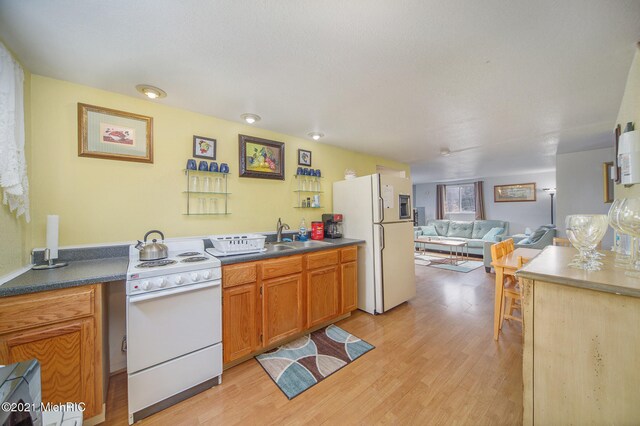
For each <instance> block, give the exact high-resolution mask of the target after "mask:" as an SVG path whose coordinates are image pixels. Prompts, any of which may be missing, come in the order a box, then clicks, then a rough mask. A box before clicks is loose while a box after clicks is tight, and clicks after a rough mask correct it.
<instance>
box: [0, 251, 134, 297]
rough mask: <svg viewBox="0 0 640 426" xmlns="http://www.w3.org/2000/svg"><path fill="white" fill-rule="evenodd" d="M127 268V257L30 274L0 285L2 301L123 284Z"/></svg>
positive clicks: (73, 262) (76, 261) (88, 261)
mask: <svg viewBox="0 0 640 426" xmlns="http://www.w3.org/2000/svg"><path fill="white" fill-rule="evenodd" d="M128 264H129V258H128V257H107V258H103V259H92V260H75V261H69V265H67V266H65V267H62V268H57V269H49V270H41V271H34V270H29V271H27V272H25V273H24V274H21V275H18V276H17V277H15V278H14V279H12V280H10V281H7V282H6V283H4V284H2V285H0V297H4V296H15V295H18V294H27V293H36V292H39V291H46V290H58V289H61V288H67V287H77V286H81V285H87V284H95V283H103V282H108V281H119V280H124V279H126V278H127V265H128Z"/></svg>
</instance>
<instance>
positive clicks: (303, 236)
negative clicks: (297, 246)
mask: <svg viewBox="0 0 640 426" xmlns="http://www.w3.org/2000/svg"><path fill="white" fill-rule="evenodd" d="M298 232H299V234H298V240H299V241H307V224H306V223H305V221H304V218H302V220H301V221H300V230H299V231H298Z"/></svg>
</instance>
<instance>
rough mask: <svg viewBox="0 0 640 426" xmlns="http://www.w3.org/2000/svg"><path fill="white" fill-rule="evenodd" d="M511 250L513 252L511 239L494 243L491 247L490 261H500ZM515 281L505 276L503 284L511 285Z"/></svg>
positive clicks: (513, 245) (513, 246)
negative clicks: (508, 283)
mask: <svg viewBox="0 0 640 426" xmlns="http://www.w3.org/2000/svg"><path fill="white" fill-rule="evenodd" d="M513 250H515V244H514V243H513V238H509V239H508V240H504V241H500V242H499V243H495V244H492V245H491V260H492V261H495V260H497V259H500V258H501V257H503V256H506V255H508V254H509V253H511V252H512V251H513ZM514 281H515V280H514V278H513V277H512V276H510V275H507V276H505V282H510V283H513V282H514Z"/></svg>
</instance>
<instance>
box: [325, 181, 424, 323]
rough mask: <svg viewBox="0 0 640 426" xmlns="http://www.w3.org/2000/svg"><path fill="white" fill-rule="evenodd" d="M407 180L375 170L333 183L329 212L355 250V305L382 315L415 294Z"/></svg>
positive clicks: (410, 191) (409, 191) (410, 192)
mask: <svg viewBox="0 0 640 426" xmlns="http://www.w3.org/2000/svg"><path fill="white" fill-rule="evenodd" d="M411 194H412V187H411V180H409V179H407V178H401V177H397V176H390V175H380V174H375V175H371V176H362V177H358V178H354V179H348V180H343V181H338V182H334V184H333V211H334V212H335V213H341V214H342V215H343V222H342V228H343V235H344V237H345V238H356V239H360V240H365V241H366V244H365V245H364V247H362V246H361V247H360V248H359V250H358V308H359V309H361V310H363V311H366V312H369V313H370V314H381V313H383V312H386V311H388V310H389V309H391V308H393V307H395V306H398V305H399V304H401V303H403V302H406V301H407V300H409V299H411V298H412V297H414V296H415V295H416V277H415V269H414V268H415V267H414V261H413V251H414V248H413V240H414V238H413V218H412V212H413V209H412V203H411Z"/></svg>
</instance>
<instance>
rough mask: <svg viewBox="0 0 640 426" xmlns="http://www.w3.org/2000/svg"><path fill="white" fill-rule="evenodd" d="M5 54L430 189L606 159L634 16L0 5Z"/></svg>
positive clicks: (452, 6)
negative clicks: (142, 91) (247, 121)
mask: <svg viewBox="0 0 640 426" xmlns="http://www.w3.org/2000/svg"><path fill="white" fill-rule="evenodd" d="M0 39H2V40H4V42H5V43H6V44H7V45H8V47H9V48H10V49H12V50H13V51H14V52H15V53H16V54H17V55H18V57H19V58H20V60H21V61H22V62H23V64H24V65H25V66H26V67H27V68H28V69H29V70H30V71H32V72H33V73H35V74H40V75H45V76H50V77H53V78H58V79H63V80H69V81H73V82H77V83H81V84H86V85H89V86H93V87H98V88H101V89H106V90H110V91H114V92H119V93H124V94H128V95H132V96H140V95H139V94H137V92H136V91H135V89H134V86H135V85H136V84H139V83H148V84H153V85H156V86H158V87H161V88H162V89H164V90H165V91H166V92H167V93H168V97H167V98H165V99H163V100H160V101H157V102H162V103H164V104H168V105H172V106H176V107H181V108H185V109H188V110H192V111H197V112H201V113H205V114H210V115H213V116H217V117H221V118H226V119H229V120H236V121H237V120H239V116H240V114H242V113H244V112H253V113H257V114H259V115H260V116H262V121H261V122H260V123H259V126H260V127H264V128H267V129H270V130H274V131H278V132H282V133H287V134H291V135H295V136H300V137H307V136H306V135H307V133H308V132H310V131H321V132H323V133H324V134H325V135H326V136H325V138H323V139H322V140H321V143H326V144H331V145H337V146H342V147H345V148H349V149H353V150H357V151H363V152H368V153H372V154H376V155H381V156H385V157H389V158H393V159H396V160H399V161H403V162H408V163H411V165H412V174H413V177H414V180H415V181H416V182H426V181H434V180H452V179H466V178H472V177H480V176H495V175H500V174H515V173H521V172H526V171H542V170H549V169H553V168H554V167H555V154H556V150H557V151H559V152H568V151H577V150H584V149H589V148H596V147H603V146H608V145H609V144H611V141H612V129H613V127H614V125H615V119H616V116H617V112H618V108H619V106H620V102H621V99H622V93H623V90H624V85H625V82H626V77H627V73H628V70H629V66H630V64H631V60H632V58H633V54H634V49H635V43H636V42H637V41H638V40H640V1H638V0H632V1H622V0H616V1H610V0H600V1H593V0H562V1H558V0H553V1H547V0H536V1H525V0H516V1H504V0H487V1H474V0H441V1H433V0H429V1H425V0H408V1H396V0H385V1H382V0H350V1H343V0H326V1H304V0H272V1H264V0H263V1H255V0H254V1H250V0H246V1H243V0H229V1H205V0H201V1H196V0H188V1H175V0H136V1H132V0H108V1H107V0H105V1H82V0H55V1H52V0H22V1H18V0H13V1H12V0H0ZM442 147H448V148H450V149H451V150H452V151H454V154H452V155H451V156H449V157H446V158H445V157H440V156H439V151H440V149H441V148H442ZM455 151H461V152H457V153H456V152H455Z"/></svg>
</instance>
